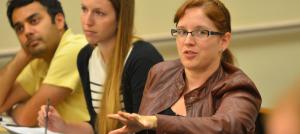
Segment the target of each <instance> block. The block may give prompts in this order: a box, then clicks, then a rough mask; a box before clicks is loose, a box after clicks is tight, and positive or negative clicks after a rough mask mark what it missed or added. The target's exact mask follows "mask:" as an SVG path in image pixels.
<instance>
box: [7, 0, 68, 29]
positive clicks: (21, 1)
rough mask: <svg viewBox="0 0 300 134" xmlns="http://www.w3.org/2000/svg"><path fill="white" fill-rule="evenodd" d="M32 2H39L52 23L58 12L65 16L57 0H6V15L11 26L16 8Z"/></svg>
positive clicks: (66, 27)
mask: <svg viewBox="0 0 300 134" xmlns="http://www.w3.org/2000/svg"><path fill="white" fill-rule="evenodd" d="M33 2H39V3H40V4H41V5H42V6H44V7H45V8H46V9H47V12H48V14H49V15H50V17H51V20H52V23H55V16H56V15H57V14H59V13H61V14H63V16H64V17H65V14H64V11H63V8H62V6H61V3H60V2H59V0H8V1H7V17H8V20H9V23H10V26H11V27H14V26H13V22H12V14H13V12H14V10H15V9H16V8H20V7H23V6H26V5H28V4H31V3H33ZM64 28H65V30H67V29H68V26H67V23H66V21H65V26H64Z"/></svg>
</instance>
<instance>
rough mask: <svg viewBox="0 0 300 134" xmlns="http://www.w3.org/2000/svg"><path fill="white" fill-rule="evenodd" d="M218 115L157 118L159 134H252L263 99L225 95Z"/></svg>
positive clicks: (233, 93)
mask: <svg viewBox="0 0 300 134" xmlns="http://www.w3.org/2000/svg"><path fill="white" fill-rule="evenodd" d="M220 99H221V101H220V102H221V103H220V104H219V107H218V108H217V111H216V112H215V114H214V115H212V116H210V117H180V116H167V115H157V118H158V126H157V129H156V131H157V133H181V134H199V133H203V134H221V133H222V134H252V133H254V131H255V120H256V117H257V114H258V111H259V108H260V103H261V99H260V96H259V95H256V94H252V93H250V92H247V91H244V90H235V91H230V92H227V93H225V94H224V95H223V96H222V97H221V98H220Z"/></svg>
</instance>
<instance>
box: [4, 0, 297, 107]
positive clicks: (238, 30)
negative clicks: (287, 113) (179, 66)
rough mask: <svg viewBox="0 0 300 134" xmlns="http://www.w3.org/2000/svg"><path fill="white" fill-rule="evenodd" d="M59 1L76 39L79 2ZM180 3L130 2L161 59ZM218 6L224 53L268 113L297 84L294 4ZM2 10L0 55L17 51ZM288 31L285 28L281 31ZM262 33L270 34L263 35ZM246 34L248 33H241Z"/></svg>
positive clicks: (240, 1)
mask: <svg viewBox="0 0 300 134" xmlns="http://www.w3.org/2000/svg"><path fill="white" fill-rule="evenodd" d="M61 1H62V3H63V6H64V9H65V13H66V16H67V21H68V24H69V27H71V28H72V29H73V31H75V32H77V33H81V27H80V21H79V13H80V0H61ZM183 1H184V0H136V18H135V32H136V34H137V35H139V36H142V37H144V38H146V39H148V40H151V41H152V42H153V43H154V44H155V46H156V47H157V48H158V49H159V50H160V51H161V52H162V54H163V55H164V57H165V58H166V59H174V58H177V54H176V48H175V42H174V40H173V39H172V38H170V35H169V33H170V32H169V31H170V28H173V27H174V25H173V23H172V21H173V15H174V14H175V10H176V9H177V7H179V5H180V4H181V3H182V2H183ZM222 1H223V2H224V3H225V5H227V7H228V8H229V10H230V12H231V15H232V25H233V31H234V35H233V40H232V44H231V46H230V49H231V50H232V51H233V53H234V54H235V56H236V59H237V61H238V64H237V65H238V66H239V67H240V68H242V69H243V70H244V71H245V72H246V73H247V74H248V75H249V76H250V77H251V78H252V79H253V81H254V82H255V83H256V85H257V87H258V89H259V90H260V92H261V94H262V97H263V105H262V106H263V107H272V106H273V105H274V101H275V100H276V99H277V96H278V95H280V94H281V93H282V92H284V91H285V89H286V88H287V87H288V86H289V85H290V84H291V83H292V82H293V81H294V80H296V79H300V63H299V60H298V58H300V39H299V37H300V14H299V12H300V11H299V9H298V5H300V1H299V0H285V1H283V0H263V1H262V0H247V1H245V0H222ZM5 6H6V0H1V1H0V19H1V21H0V55H1V53H5V52H9V51H10V49H11V48H12V49H13V48H15V47H18V41H17V39H16V36H15V34H14V32H13V31H12V29H11V28H10V27H9V25H8V21H7V18H6V7H5ZM289 25H290V26H291V28H288V27H286V28H285V26H289ZM272 26H274V27H275V29H273V27H272ZM266 27H267V28H268V27H269V28H270V29H271V30H270V29H269V30H268V29H267V30H264V28H266ZM276 27H279V28H278V29H276ZM249 29H250V32H248V33H247V32H245V31H247V30H249ZM251 29H257V30H252V31H251ZM260 29H262V30H260ZM2 61H3V60H2Z"/></svg>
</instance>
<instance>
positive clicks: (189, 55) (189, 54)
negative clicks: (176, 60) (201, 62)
mask: <svg viewBox="0 0 300 134" xmlns="http://www.w3.org/2000/svg"><path fill="white" fill-rule="evenodd" d="M197 54H198V53H197V52H195V51H191V50H185V51H184V52H183V55H184V57H185V58H187V59H193V58H195V57H196V56H197Z"/></svg>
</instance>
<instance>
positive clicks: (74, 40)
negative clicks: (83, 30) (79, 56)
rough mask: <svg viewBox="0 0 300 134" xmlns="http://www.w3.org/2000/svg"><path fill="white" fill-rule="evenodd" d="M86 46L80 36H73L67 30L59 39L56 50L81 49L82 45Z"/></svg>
mask: <svg viewBox="0 0 300 134" xmlns="http://www.w3.org/2000/svg"><path fill="white" fill-rule="evenodd" d="M86 44H87V41H86V39H85V37H84V35H82V34H74V33H72V31H71V30H67V31H66V32H65V33H64V35H63V37H62V38H61V41H60V44H59V47H58V48H62V49H71V50H74V49H75V50H76V49H79V50H80V49H81V48H82V47H83V46H84V45H86Z"/></svg>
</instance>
